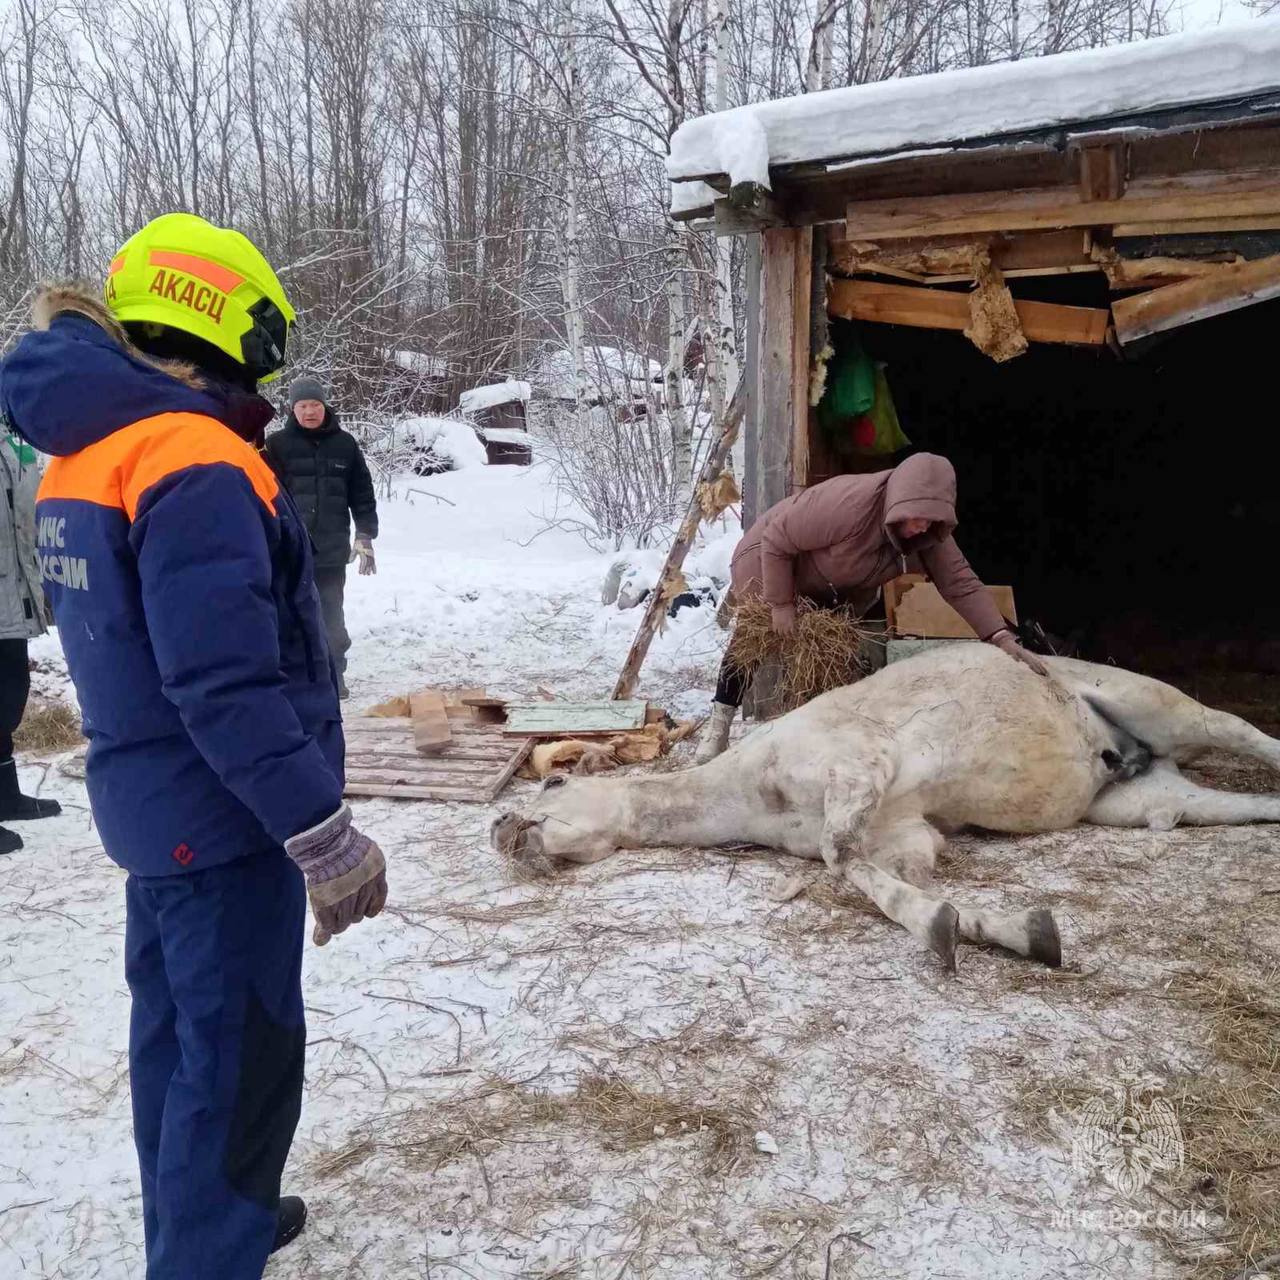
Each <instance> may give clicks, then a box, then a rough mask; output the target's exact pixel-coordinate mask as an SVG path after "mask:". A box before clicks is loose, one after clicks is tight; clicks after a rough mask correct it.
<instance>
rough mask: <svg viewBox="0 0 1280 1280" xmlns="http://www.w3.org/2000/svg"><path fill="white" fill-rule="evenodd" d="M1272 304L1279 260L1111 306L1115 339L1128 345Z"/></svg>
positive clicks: (1231, 268) (1279, 293) (1232, 268)
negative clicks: (1185, 326) (1179, 327)
mask: <svg viewBox="0 0 1280 1280" xmlns="http://www.w3.org/2000/svg"><path fill="white" fill-rule="evenodd" d="M1271 298H1280V254H1278V255H1276V256H1275V257H1272V258H1259V259H1258V260H1257V261H1256V262H1237V263H1232V264H1230V265H1228V266H1224V267H1222V268H1221V269H1220V270H1219V271H1218V272H1217V273H1216V274H1214V275H1211V276H1203V277H1201V278H1199V279H1196V280H1184V281H1182V282H1181V283H1180V284H1170V285H1165V287H1164V288H1163V289H1152V290H1149V291H1148V292H1147V293H1139V294H1136V295H1134V296H1133V297H1131V298H1121V299H1120V300H1119V301H1117V302H1114V303H1112V305H1111V313H1112V315H1114V316H1115V323H1116V337H1117V338H1118V339H1119V340H1120V342H1121V343H1126V342H1136V341H1138V339H1139V338H1147V337H1150V336H1151V335H1152V334H1153V333H1162V332H1164V331H1165V330H1166V329H1175V328H1177V327H1178V326H1179V325H1184V324H1192V323H1193V322H1195V321H1196V320H1207V319H1208V318H1209V317H1210V316H1218V315H1222V314H1224V313H1225V312H1228V311H1236V310H1238V309H1239V308H1240V307H1247V306H1250V305H1251V304H1252V303H1255V302H1266V301H1268V300H1269V299H1271Z"/></svg>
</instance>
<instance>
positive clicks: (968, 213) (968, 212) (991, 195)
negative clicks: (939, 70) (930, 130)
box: [845, 169, 1280, 240]
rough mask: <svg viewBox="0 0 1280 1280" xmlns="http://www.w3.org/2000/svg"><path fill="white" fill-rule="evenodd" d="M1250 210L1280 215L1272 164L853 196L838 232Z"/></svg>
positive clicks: (989, 227) (984, 227)
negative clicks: (1108, 193)
mask: <svg viewBox="0 0 1280 1280" xmlns="http://www.w3.org/2000/svg"><path fill="white" fill-rule="evenodd" d="M1255 214H1280V170H1277V169H1257V170H1246V171H1244V172H1241V173H1197V174H1185V175H1182V176H1178V177H1172V178H1148V179H1146V180H1144V181H1142V182H1133V183H1130V184H1129V187H1128V189H1127V191H1126V192H1125V194H1124V196H1123V197H1121V198H1120V199H1115V200H1087V199H1085V198H1084V196H1083V195H1082V194H1081V191H1080V189H1079V187H1065V186H1058V187H1031V188H1023V189H1021V190H1017V191H978V192H966V193H962V194H959V195H941V196H911V197H906V198H903V199H898V200H861V201H854V202H853V203H851V204H850V205H849V206H848V210H847V214H846V219H845V235H846V236H847V237H848V239H850V240H900V239H906V238H912V237H916V238H919V237H924V236H942V235H984V234H991V233H993V232H1001V231H1036V230H1052V229H1057V228H1063V227H1106V226H1111V225H1112V224H1114V223H1122V224H1132V223H1151V222H1177V221H1188V220H1191V219H1198V218H1229V217H1234V218H1239V217H1243V216H1252V215H1255Z"/></svg>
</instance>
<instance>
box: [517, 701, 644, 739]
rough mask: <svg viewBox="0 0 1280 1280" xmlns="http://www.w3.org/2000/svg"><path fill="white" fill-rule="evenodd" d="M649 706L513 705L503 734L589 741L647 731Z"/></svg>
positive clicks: (634, 703) (612, 703)
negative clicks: (633, 731)
mask: <svg viewBox="0 0 1280 1280" xmlns="http://www.w3.org/2000/svg"><path fill="white" fill-rule="evenodd" d="M648 709H649V704H648V703H647V702H637V701H610V702H511V703H508V704H507V723H506V726H505V728H504V730H503V732H504V733H505V734H506V735H507V736H508V737H518V738H586V737H592V736H601V735H610V736H611V735H613V734H615V733H628V732H630V731H632V730H635V729H643V728H644V719H645V713H646V712H647V711H648Z"/></svg>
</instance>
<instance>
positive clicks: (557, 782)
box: [542, 773, 569, 791]
mask: <svg viewBox="0 0 1280 1280" xmlns="http://www.w3.org/2000/svg"><path fill="white" fill-rule="evenodd" d="M568 781H569V779H568V778H566V777H565V776H564V774H562V773H553V774H552V775H551V777H549V778H548V779H547V780H546V781H545V782H544V783H543V784H542V789H543V791H550V790H552V788H554V787H563V786H564V785H565V783H567V782H568Z"/></svg>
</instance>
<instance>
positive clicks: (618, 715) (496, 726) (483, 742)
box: [343, 689, 649, 804]
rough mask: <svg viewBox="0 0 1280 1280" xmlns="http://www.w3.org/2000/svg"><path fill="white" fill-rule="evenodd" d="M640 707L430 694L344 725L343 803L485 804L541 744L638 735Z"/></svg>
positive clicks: (476, 693)
mask: <svg viewBox="0 0 1280 1280" xmlns="http://www.w3.org/2000/svg"><path fill="white" fill-rule="evenodd" d="M648 718H649V707H648V704H647V703H645V702H585V703H571V702H557V701H538V702H504V701H503V700H501V699H498V698H491V697H489V696H488V695H487V694H486V693H485V692H484V691H483V690H479V689H463V690H453V691H449V692H443V691H440V690H434V689H427V690H423V691H422V692H420V693H413V694H409V695H407V696H405V697H400V698H393V699H391V700H390V701H389V702H385V703H383V704H381V705H380V706H377V707H374V708H372V709H371V710H370V711H369V712H368V713H366V714H365V715H362V716H356V717H353V718H351V719H349V720H347V721H346V723H345V724H344V726H343V727H344V730H345V732H346V736H347V781H346V794H347V795H348V796H387V797H393V798H397V799H404V800H439V801H455V802H461V803H468V804H489V803H491V802H492V801H494V800H496V799H497V797H498V796H499V795H500V794H501V793H502V791H503V790H504V788H505V787H506V786H507V784H508V783H509V782H510V781H511V779H512V778H513V777H514V776H515V775H516V773H517V771H518V770H519V769H520V768H521V766H522V765H524V764H525V762H526V761H527V760H528V758H529V756H530V754H531V752H533V750H534V748H535V746H536V744H537V743H538V742H539V741H540V740H546V739H565V738H572V739H582V738H588V739H613V738H615V737H616V736H617V735H619V734H627V733H631V732H640V731H643V730H644V728H645V725H646V722H647V720H648Z"/></svg>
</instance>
